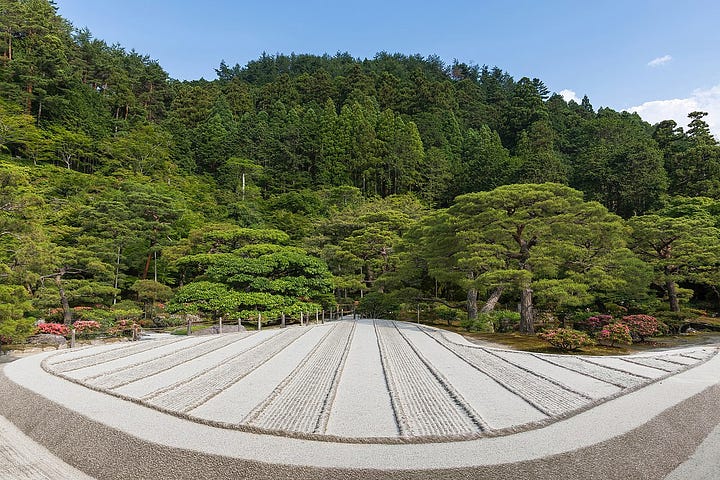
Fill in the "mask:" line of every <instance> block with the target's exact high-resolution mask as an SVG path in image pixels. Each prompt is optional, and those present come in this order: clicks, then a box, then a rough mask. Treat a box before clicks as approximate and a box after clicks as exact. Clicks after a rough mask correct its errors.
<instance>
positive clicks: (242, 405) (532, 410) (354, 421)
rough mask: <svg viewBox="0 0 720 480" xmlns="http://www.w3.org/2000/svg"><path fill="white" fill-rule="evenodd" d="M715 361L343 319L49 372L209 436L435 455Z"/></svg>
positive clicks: (137, 347) (125, 352)
mask: <svg viewBox="0 0 720 480" xmlns="http://www.w3.org/2000/svg"><path fill="white" fill-rule="evenodd" d="M715 352H716V349H714V348H711V347H702V348H688V349H683V350H677V351H672V352H648V353H644V354H640V355H633V356H626V357H578V356H562V355H541V354H530V353H526V352H517V351H507V350H501V349H496V348H487V347H482V346H478V345H473V344H472V343H470V342H467V341H466V340H465V339H463V338H462V337H460V336H458V335H457V334H452V333H448V332H442V331H438V330H436V329H432V328H428V327H419V326H417V325H415V324H410V323H402V322H392V321H387V320H359V321H354V320H351V319H346V320H342V321H336V322H329V323H327V324H325V325H317V326H316V325H312V326H306V327H290V328H287V329H268V330H263V331H261V332H258V333H252V334H248V333H227V334H222V335H212V336H203V337H190V338H184V339H181V340H178V339H169V340H161V341H154V342H147V343H146V342H140V343H134V344H124V345H120V346H112V347H98V348H96V349H92V348H88V349H83V350H82V351H73V352H61V353H57V354H48V356H47V360H46V361H45V363H44V366H45V368H46V369H47V371H49V372H51V373H55V374H56V375H59V376H61V377H66V378H70V379H73V380H75V381H78V382H80V383H82V384H84V385H87V386H90V387H92V388H94V389H98V390H102V391H105V392H107V393H111V394H115V395H119V396H121V397H122V398H131V399H133V400H135V401H136V402H138V403H143V404H145V405H148V406H152V407H154V408H158V409H160V410H162V411H164V412H170V413H175V414H177V415H180V416H184V417H189V418H190V419H195V420H197V421H207V422H211V423H212V424H214V425H217V424H223V425H225V426H229V427H233V428H239V429H245V430H252V431H258V430H260V431H266V432H272V433H273V434H277V435H290V436H300V437H302V438H309V439H316V438H318V436H320V437H323V436H324V438H328V439H337V438H342V439H343V440H344V441H353V442H358V441H362V442H378V441H387V442H430V441H436V440H443V441H447V440H449V439H452V440H455V441H457V440H460V439H464V438H479V437H481V436H484V435H488V434H489V435H493V434H497V433H501V434H507V433H509V432H511V431H516V430H523V429H529V428H537V427H538V426H540V425H544V424H546V423H548V422H549V421H556V420H558V419H561V418H565V417H567V416H571V415H575V414H578V413H579V412H582V411H583V410H584V409H587V408H589V407H591V406H593V405H595V404H596V403H598V402H602V401H605V400H607V399H609V398H613V397H615V396H617V395H621V394H623V393H624V390H626V389H627V390H630V389H636V388H639V387H642V386H643V385H645V384H649V383H651V382H652V381H654V380H657V379H660V378H666V377H668V376H670V375H673V374H675V373H677V372H679V371H682V370H685V369H687V368H689V367H692V366H693V365H696V364H699V363H701V362H702V361H704V360H705V359H707V358H708V356H709V355H712V354H714V353H715ZM498 430H502V431H501V432H498ZM328 436H330V437H328Z"/></svg>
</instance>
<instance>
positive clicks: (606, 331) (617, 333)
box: [597, 322, 632, 347]
mask: <svg viewBox="0 0 720 480" xmlns="http://www.w3.org/2000/svg"><path fill="white" fill-rule="evenodd" d="M597 339H598V341H600V343H603V344H605V345H608V346H610V347H613V346H615V345H616V344H618V343H625V344H628V345H630V344H631V343H632V337H631V336H630V327H628V326H627V325H625V324H624V323H621V322H614V323H610V324H608V325H605V326H604V327H603V329H602V330H600V331H599V332H598V334H597Z"/></svg>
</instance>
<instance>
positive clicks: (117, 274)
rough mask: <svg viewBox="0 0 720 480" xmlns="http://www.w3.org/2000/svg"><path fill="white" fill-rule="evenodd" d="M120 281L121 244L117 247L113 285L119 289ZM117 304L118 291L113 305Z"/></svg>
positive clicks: (114, 294)
mask: <svg viewBox="0 0 720 480" xmlns="http://www.w3.org/2000/svg"><path fill="white" fill-rule="evenodd" d="M119 283H120V246H118V249H117V262H116V263H115V281H114V282H113V287H115V289H116V290H117V288H118V284H119ZM115 304H117V292H115V293H113V305H115Z"/></svg>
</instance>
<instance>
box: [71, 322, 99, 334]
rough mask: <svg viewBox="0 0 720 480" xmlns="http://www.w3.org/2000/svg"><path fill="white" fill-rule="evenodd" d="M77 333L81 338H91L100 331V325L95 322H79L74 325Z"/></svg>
mask: <svg viewBox="0 0 720 480" xmlns="http://www.w3.org/2000/svg"><path fill="white" fill-rule="evenodd" d="M73 327H75V333H77V334H78V335H81V336H90V335H92V334H94V333H97V332H98V331H99V330H100V323H99V322H96V321H95V320H78V321H77V322H75V323H73Z"/></svg>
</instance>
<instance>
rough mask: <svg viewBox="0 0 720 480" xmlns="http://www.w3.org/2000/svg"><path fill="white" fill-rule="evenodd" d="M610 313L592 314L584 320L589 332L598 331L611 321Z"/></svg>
mask: <svg viewBox="0 0 720 480" xmlns="http://www.w3.org/2000/svg"><path fill="white" fill-rule="evenodd" d="M612 321H613V316H612V315H594V316H592V317H589V318H587V319H586V320H585V325H586V326H587V329H588V330H589V331H590V332H599V331H600V330H602V329H603V327H605V325H607V324H609V323H612Z"/></svg>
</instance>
